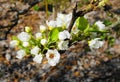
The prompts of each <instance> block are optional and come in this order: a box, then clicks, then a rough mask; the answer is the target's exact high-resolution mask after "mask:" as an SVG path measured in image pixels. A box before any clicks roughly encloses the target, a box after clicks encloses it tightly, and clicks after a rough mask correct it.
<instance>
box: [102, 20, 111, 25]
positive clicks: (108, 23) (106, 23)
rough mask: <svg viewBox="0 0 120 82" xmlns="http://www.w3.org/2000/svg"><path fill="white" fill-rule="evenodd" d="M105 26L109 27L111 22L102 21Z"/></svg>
mask: <svg viewBox="0 0 120 82" xmlns="http://www.w3.org/2000/svg"><path fill="white" fill-rule="evenodd" d="M103 23H104V24H105V25H106V26H109V25H111V24H112V22H111V21H110V20H104V22H103Z"/></svg>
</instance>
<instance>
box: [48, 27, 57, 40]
mask: <svg viewBox="0 0 120 82" xmlns="http://www.w3.org/2000/svg"><path fill="white" fill-rule="evenodd" d="M58 33H59V28H53V29H52V30H51V31H50V33H49V41H51V42H53V41H57V40H58Z"/></svg>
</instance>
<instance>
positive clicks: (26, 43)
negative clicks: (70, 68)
mask: <svg viewBox="0 0 120 82" xmlns="http://www.w3.org/2000/svg"><path fill="white" fill-rule="evenodd" d="M71 18H72V14H71V13H70V14H67V15H65V14H61V13H58V15H57V18H56V20H51V21H46V23H47V26H44V25H40V27H39V28H40V31H39V32H37V33H35V34H33V33H32V31H31V28H30V27H28V26H26V27H25V31H24V32H21V33H19V34H18V35H17V36H13V40H12V41H11V42H10V47H12V48H13V47H19V48H20V50H18V51H17V55H16V58H18V59H22V58H24V57H25V56H26V55H31V56H33V61H34V62H36V63H42V60H43V58H46V59H47V61H48V64H50V65H51V66H55V65H56V64H57V63H58V62H59V60H60V53H59V51H60V50H67V49H68V47H69V46H68V45H69V41H71V42H76V41H79V40H83V39H86V37H90V38H88V39H86V41H88V44H89V47H90V49H91V50H94V49H98V48H100V47H102V46H103V44H104V40H103V39H104V38H102V39H101V38H99V37H100V36H95V37H93V34H94V33H96V35H97V33H98V32H101V33H103V31H104V32H105V31H106V27H105V25H104V24H103V22H101V21H97V22H96V23H95V24H94V25H90V24H89V23H88V21H87V19H85V18H84V17H78V19H77V20H76V22H75V24H74V26H73V28H72V29H71V32H70V33H69V32H68V31H67V30H66V29H67V27H68V25H69V23H70V20H71ZM90 39H92V40H90ZM102 40H103V41H102Z"/></svg>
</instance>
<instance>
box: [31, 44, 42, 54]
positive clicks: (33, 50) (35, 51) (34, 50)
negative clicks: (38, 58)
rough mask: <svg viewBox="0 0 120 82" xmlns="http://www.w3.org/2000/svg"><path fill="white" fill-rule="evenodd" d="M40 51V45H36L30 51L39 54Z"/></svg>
mask: <svg viewBox="0 0 120 82" xmlns="http://www.w3.org/2000/svg"><path fill="white" fill-rule="evenodd" d="M39 51H40V48H39V47H38V46H35V47H34V48H32V49H31V51H30V53H31V54H34V55H37V54H38V53H39Z"/></svg>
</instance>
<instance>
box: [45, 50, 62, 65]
mask: <svg viewBox="0 0 120 82" xmlns="http://www.w3.org/2000/svg"><path fill="white" fill-rule="evenodd" d="M46 58H47V59H48V63H49V64H50V65H51V66H55V65H56V64H57V63H58V62H59V60H60V54H59V52H58V51H57V50H56V49H54V50H48V51H47V53H46Z"/></svg>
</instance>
